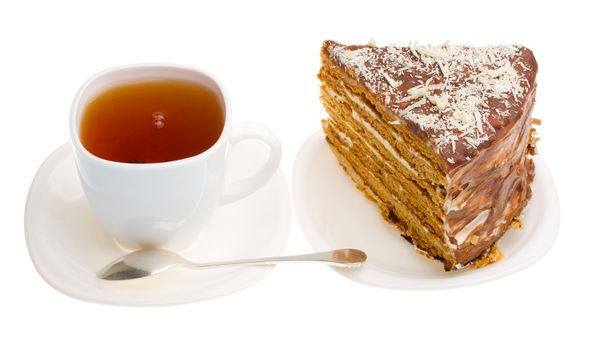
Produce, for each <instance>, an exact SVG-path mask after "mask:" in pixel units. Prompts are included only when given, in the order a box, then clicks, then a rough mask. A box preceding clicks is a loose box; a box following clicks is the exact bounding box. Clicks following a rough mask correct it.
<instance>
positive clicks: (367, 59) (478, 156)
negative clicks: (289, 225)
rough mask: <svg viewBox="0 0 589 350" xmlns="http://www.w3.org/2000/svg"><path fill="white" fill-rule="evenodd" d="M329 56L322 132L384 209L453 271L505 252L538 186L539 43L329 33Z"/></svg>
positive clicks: (324, 55)
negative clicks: (402, 43)
mask: <svg viewBox="0 0 589 350" xmlns="http://www.w3.org/2000/svg"><path fill="white" fill-rule="evenodd" d="M321 59H322V66H321V70H320V72H319V79H320V80H321V82H322V85H321V95H322V96H321V99H322V102H323V104H324V106H325V109H326V110H327V112H328V114H329V117H328V118H327V119H325V120H323V121H322V124H323V130H324V131H325V135H326V140H327V142H328V144H329V146H330V147H331V150H332V151H333V153H334V154H335V156H336V157H337V159H338V161H339V163H340V165H341V166H342V167H343V169H344V170H345V171H346V172H347V173H348V174H349V176H350V177H351V178H352V179H353V180H354V182H355V183H356V185H357V187H358V188H359V189H360V190H361V191H363V192H364V193H365V195H366V196H367V197H368V198H369V199H371V200H373V201H374V202H375V203H376V204H377V205H378V207H379V208H380V211H381V212H382V215H383V217H384V218H385V219H386V220H388V221H389V222H391V223H393V224H396V225H397V226H398V227H399V228H400V230H401V232H402V233H401V234H402V235H403V237H405V238H406V239H407V240H408V241H409V242H411V243H412V244H413V245H414V246H415V247H416V248H417V249H418V251H420V252H422V253H425V254H426V255H428V256H430V257H432V258H435V259H437V260H440V261H442V262H443V264H444V268H445V269H446V270H453V269H459V268H462V267H465V266H467V265H472V266H477V267H480V266H484V265H486V264H488V263H491V262H494V261H496V260H498V259H500V257H501V252H500V251H499V249H498V247H497V246H496V242H497V241H498V240H499V239H500V238H501V237H502V236H503V235H504V234H505V232H506V231H507V230H508V228H509V227H510V226H512V225H514V224H517V223H518V217H519V215H520V214H521V212H522V210H523V209H524V208H525V206H526V204H527V203H528V201H529V199H530V197H531V194H532V193H531V190H530V184H531V182H532V181H533V178H534V163H533V160H532V159H531V155H533V154H535V143H536V140H537V138H536V137H535V136H534V131H535V129H534V127H533V124H539V121H538V120H535V119H532V118H531V116H530V114H531V111H532V107H533V105H534V99H535V91H536V72H537V64H536V61H535V59H534V55H533V54H532V52H531V51H530V50H529V49H527V48H525V47H522V46H489V47H480V48H475V47H470V46H464V45H449V44H444V45H441V46H436V47H432V46H417V45H414V44H410V45H409V46H408V47H399V46H386V47H376V46H374V45H370V44H369V45H358V46H344V45H341V44H339V43H336V42H334V41H325V42H324V43H323V46H322V49H321ZM364 234H365V235H367V236H368V235H370V233H369V232H366V233H364ZM366 239H370V237H367V238H366Z"/></svg>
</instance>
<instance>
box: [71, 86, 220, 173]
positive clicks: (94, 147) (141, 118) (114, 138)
mask: <svg viewBox="0 0 589 350" xmlns="http://www.w3.org/2000/svg"><path fill="white" fill-rule="evenodd" d="M223 109H224V108H223V106H222V104H221V101H220V98H219V97H218V96H217V94H216V93H215V91H213V90H212V89H210V88H209V87H207V86H204V85H201V84H198V83H195V82H189V81H184V80H171V79H166V80H143V81H137V82H132V83H127V84H125V85H119V86H115V87H112V88H109V89H108V90H106V91H104V92H102V93H100V94H99V95H98V96H96V97H95V98H94V99H93V100H92V101H91V102H90V103H89V104H88V105H87V106H86V109H85V110H84V112H83V115H82V118H81V122H80V140H81V142H82V145H83V146H84V147H85V148H86V149H87V150H88V151H89V152H90V153H92V154H94V155H95V156H97V157H100V158H103V159H107V160H111V161H115V162H123V163H160V162H167V161H173V160H178V159H183V158H188V157H192V156H195V155H197V154H200V153H202V152H204V151H206V150H207V149H209V148H210V147H211V146H212V145H213V144H215V142H216V141H217V140H218V139H219V136H220V135H221V132H222V131H223V125H224V122H225V115H224V110H223Z"/></svg>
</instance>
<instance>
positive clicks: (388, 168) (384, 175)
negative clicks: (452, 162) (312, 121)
mask: <svg viewBox="0 0 589 350" xmlns="http://www.w3.org/2000/svg"><path fill="white" fill-rule="evenodd" d="M342 110H343V111H342ZM330 115H331V116H332V118H330V119H329V120H328V121H326V122H325V123H324V128H326V127H327V126H329V127H331V128H333V129H334V131H335V133H336V134H337V135H339V137H340V139H341V141H342V142H343V143H344V144H345V146H346V149H347V152H349V153H353V154H355V155H357V156H359V157H363V163H364V164H363V165H364V167H366V168H367V170H368V171H371V172H373V173H376V174H378V175H379V176H380V178H381V182H382V183H383V185H384V186H385V187H386V189H387V191H389V192H390V193H391V194H393V195H395V196H397V197H402V198H404V201H405V202H406V203H407V206H409V207H410V208H411V209H412V210H414V211H415V212H416V215H418V216H419V217H420V218H421V219H422V220H424V221H426V222H428V223H429V226H430V230H431V231H432V232H436V233H437V234H438V235H439V236H440V237H441V236H442V232H441V227H442V223H443V221H442V215H443V212H442V208H443V203H444V202H443V199H442V200H441V201H438V203H435V202H434V200H433V199H432V198H431V197H430V196H429V193H428V192H427V191H426V190H424V189H423V187H422V186H429V187H430V188H431V187H432V186H431V185H430V184H427V183H425V184H423V183H422V184H420V183H418V182H417V181H415V179H414V178H413V177H412V176H411V175H412V173H411V172H409V171H406V172H405V173H402V172H401V171H399V169H404V167H403V165H402V161H403V158H401V156H402V155H400V154H398V155H397V156H398V157H400V159H397V158H395V157H391V155H390V153H389V152H387V150H386V148H385V147H384V146H382V144H380V143H379V142H378V140H377V139H374V138H373V134H372V133H369V134H366V127H367V125H366V124H364V123H360V122H357V121H356V120H355V119H356V118H359V116H358V115H357V113H356V112H355V111H354V110H351V111H350V110H347V109H346V108H343V107H342V108H340V110H339V111H337V112H334V111H333V110H330ZM350 116H355V117H350ZM434 191H435V190H434Z"/></svg>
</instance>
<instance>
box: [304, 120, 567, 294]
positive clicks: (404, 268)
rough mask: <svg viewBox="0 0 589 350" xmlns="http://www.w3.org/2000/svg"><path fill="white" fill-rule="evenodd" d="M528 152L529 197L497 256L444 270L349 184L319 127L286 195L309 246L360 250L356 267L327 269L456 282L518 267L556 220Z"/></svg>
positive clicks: (394, 279)
mask: <svg viewBox="0 0 589 350" xmlns="http://www.w3.org/2000/svg"><path fill="white" fill-rule="evenodd" d="M534 160H535V163H536V178H535V180H534V183H533V184H532V191H533V196H532V199H531V201H530V203H529V205H528V207H527V208H526V209H525V210H524V213H523V223H524V228H523V229H518V230H511V232H507V233H506V234H505V236H504V237H503V238H502V239H501V240H500V242H499V246H500V247H501V250H502V251H503V253H504V258H503V260H501V261H500V262H497V263H495V264H492V265H489V266H486V267H484V268H482V269H464V270H459V271H450V272H446V271H444V269H443V267H442V264H441V263H439V262H437V261H434V260H431V259H427V258H425V257H424V256H422V255H420V254H418V253H417V252H416V251H415V249H414V247H413V246H412V245H411V244H410V243H408V242H407V241H406V240H405V239H403V238H402V237H401V236H400V234H399V232H398V229H397V228H396V227H395V226H393V225H391V224H389V223H387V222H386V221H385V220H384V219H383V218H382V216H381V214H380V212H379V210H378V208H377V207H376V205H374V203H372V202H371V201H369V200H368V199H366V198H365V197H364V194H363V193H362V192H360V191H359V190H357V189H356V187H355V185H354V183H353V181H352V180H351V179H350V178H349V177H348V176H347V175H346V174H345V172H344V171H343V169H341V167H340V166H339V164H338V162H337V160H336V158H335V156H334V155H333V154H332V152H331V150H330V149H329V146H328V145H327V143H326V142H325V139H324V135H323V133H322V132H321V131H318V132H316V133H315V134H313V135H312V136H311V137H310V138H309V139H308V140H307V141H306V143H305V144H304V145H303V146H302V148H301V149H300V151H299V153H298V155H297V158H296V162H295V167H294V173H293V187H292V196H293V202H294V207H295V212H296V215H297V218H298V221H299V223H300V225H301V227H302V230H303V232H304V233H305V235H306V237H307V239H308V240H309V242H310V244H311V246H312V247H313V248H314V249H316V250H329V249H336V248H358V249H362V250H364V251H365V252H366V254H367V255H368V260H367V262H366V265H365V266H364V267H362V268H360V269H355V270H343V269H334V270H335V271H336V272H338V273H340V274H342V275H344V276H345V277H347V278H349V279H351V280H354V281H356V282H360V283H364V284H368V285H372V286H378V287H384V288H397V289H440V288H452V287H460V286H466V285H472V284H476V283H482V282H488V281H491V280H494V279H497V278H500V277H504V276H507V275H509V274H512V273H515V272H518V271H521V270H523V269H525V268H526V267H529V266H530V265H532V264H534V263H535V262H536V261H538V260H539V259H540V258H541V257H542V256H544V254H546V253H547V252H548V250H549V249H550V247H551V246H552V245H553V243H554V241H555V239H556V236H557V234H558V226H559V204H558V196H557V194H556V189H555V186H554V182H553V180H552V177H551V175H550V172H549V171H548V167H547V166H546V164H545V163H544V161H543V160H542V157H540V156H535V157H534Z"/></svg>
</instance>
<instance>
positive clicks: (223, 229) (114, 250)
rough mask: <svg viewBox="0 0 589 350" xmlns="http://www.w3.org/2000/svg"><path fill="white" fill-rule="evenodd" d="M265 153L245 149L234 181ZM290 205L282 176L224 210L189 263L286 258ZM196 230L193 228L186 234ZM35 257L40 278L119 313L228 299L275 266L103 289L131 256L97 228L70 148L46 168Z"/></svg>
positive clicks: (36, 187)
mask: <svg viewBox="0 0 589 350" xmlns="http://www.w3.org/2000/svg"><path fill="white" fill-rule="evenodd" d="M266 153H267V152H266V150H265V147H264V146H263V145H260V144H258V143H255V142H253V141H245V142H242V143H240V144H239V146H237V147H236V148H235V150H234V151H233V154H232V157H231V160H230V162H229V166H228V168H229V169H228V171H229V174H228V177H229V178H230V179H233V178H241V177H244V176H246V175H248V174H250V173H253V172H254V171H255V170H256V169H257V168H258V167H259V166H260V165H261V164H262V163H263V162H264V161H265V158H266ZM289 226H290V202H289V195H288V187H287V185H286V181H285V179H284V175H283V174H282V172H281V171H278V172H277V173H276V174H275V175H274V177H273V178H272V179H271V180H270V181H269V182H268V183H267V184H266V185H265V186H264V187H263V188H261V189H260V190H259V191H257V192H256V193H254V194H252V195H250V196H248V197H247V198H244V199H242V200H240V201H238V202H235V203H232V204H229V205H226V206H223V207H220V208H219V209H218V210H217V211H216V212H215V213H214V216H213V218H212V219H211V222H210V223H209V224H208V225H207V227H206V228H205V229H204V231H203V232H201V233H200V234H199V236H198V238H197V241H196V244H195V245H194V247H193V248H190V249H188V250H186V251H184V252H182V255H184V256H185V257H187V258H189V259H194V260H196V261H211V260H222V259H233V258H246V257H263V256H274V255H281V254H282V252H283V250H284V247H285V245H286V241H287V238H288V232H289ZM186 229H190V228H186ZM25 235H26V239H27V244H28V248H29V253H30V255H31V258H32V260H33V263H34V265H35V267H36V268H37V271H38V272H39V274H40V275H41V276H42V277H43V278H44V279H45V281H47V283H49V284H50V285H51V286H53V287H54V288H55V289H57V290H59V291H61V292H63V293H65V294H67V295H70V296H72V297H75V298H78V299H83V300H87V301H92V302H97V303H105V304H117V305H170V304H181V303H187V302H194V301H199V300H204V299H209V298H214V297H219V296H223V295H226V294H229V293H233V292H236V291H239V290H242V289H244V288H247V287H249V286H251V285H253V284H254V283H256V282H257V281H259V280H260V279H262V278H263V277H264V276H266V274H268V273H269V272H270V271H271V267H269V266H252V267H241V268H231V269H217V270H202V271H193V270H185V269H180V268H178V269H173V270H171V271H168V272H166V273H163V274H161V275H157V276H153V277H150V278H145V279H138V280H131V281H118V282H117V281H103V280H100V279H98V278H96V271H98V270H99V269H100V268H102V267H103V266H104V265H105V264H107V263H108V262H110V261H112V260H113V259H115V258H117V257H119V256H120V255H122V254H124V253H125V251H124V250H123V249H122V248H120V247H119V246H118V245H117V244H116V242H115V241H114V240H113V239H112V238H111V237H110V236H108V235H107V234H106V233H105V232H104V230H103V229H102V227H101V226H100V225H99V224H98V222H96V220H95V219H94V217H93V215H92V213H91V212H90V208H89V207H88V204H87V201H86V198H85V197H84V194H83V192H82V188H81V185H80V183H79V180H78V176H77V172H76V169H75V165H74V160H73V157H72V152H71V146H70V144H65V145H63V146H62V147H60V148H59V149H57V150H56V151H55V152H53V153H52V154H51V155H50V156H49V157H48V158H47V159H46V160H45V162H44V163H43V164H42V165H41V167H40V169H39V170H38V172H37V175H36V176H35V179H34V180H33V183H32V185H31V188H30V190H29V196H28V199H27V206H26V211H25Z"/></svg>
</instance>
